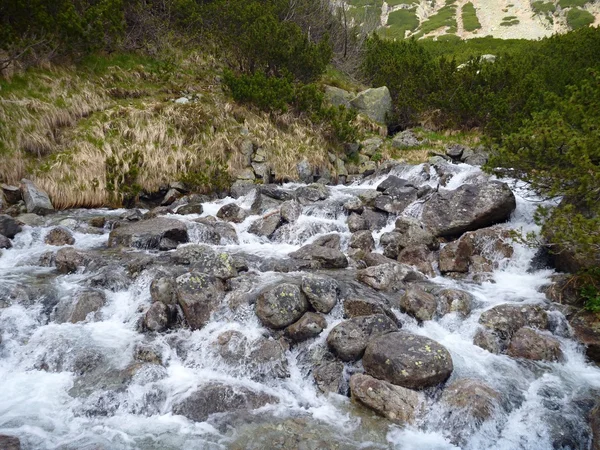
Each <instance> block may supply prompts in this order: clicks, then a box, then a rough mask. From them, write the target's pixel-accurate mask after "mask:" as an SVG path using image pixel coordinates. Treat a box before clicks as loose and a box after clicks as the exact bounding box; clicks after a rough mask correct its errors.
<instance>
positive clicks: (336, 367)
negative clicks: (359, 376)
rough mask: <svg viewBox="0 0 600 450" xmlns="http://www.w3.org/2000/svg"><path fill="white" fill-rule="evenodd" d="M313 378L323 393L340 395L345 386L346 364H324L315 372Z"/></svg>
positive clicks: (329, 362)
mask: <svg viewBox="0 0 600 450" xmlns="http://www.w3.org/2000/svg"><path fill="white" fill-rule="evenodd" d="M313 377H314V379H315V383H316V384H317V387H318V388H319V390H320V391H321V392H323V393H325V394H327V393H329V392H333V393H334V394H340V393H341V392H342V389H343V386H344V364H343V363H341V362H339V361H326V362H323V363H322V364H320V365H319V366H317V367H316V368H315V369H314V370H313Z"/></svg>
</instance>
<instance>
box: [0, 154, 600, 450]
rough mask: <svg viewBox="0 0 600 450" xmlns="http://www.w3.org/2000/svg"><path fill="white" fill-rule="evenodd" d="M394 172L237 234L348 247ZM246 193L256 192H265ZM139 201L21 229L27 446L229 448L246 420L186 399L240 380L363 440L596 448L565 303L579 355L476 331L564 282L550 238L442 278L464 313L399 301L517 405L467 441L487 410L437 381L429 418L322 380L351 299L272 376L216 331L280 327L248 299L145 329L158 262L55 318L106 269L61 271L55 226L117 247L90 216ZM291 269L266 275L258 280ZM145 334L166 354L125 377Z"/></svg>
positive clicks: (7, 310) (272, 414)
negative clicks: (87, 313)
mask: <svg viewBox="0 0 600 450" xmlns="http://www.w3.org/2000/svg"><path fill="white" fill-rule="evenodd" d="M452 170H454V171H455V175H454V176H453V177H452V178H451V179H450V181H449V183H448V185H447V186H446V187H447V188H449V189H454V188H457V187H458V186H460V185H461V184H463V183H469V182H476V181H481V180H483V179H485V177H486V176H485V175H484V174H482V173H481V172H480V171H479V170H478V169H476V168H473V167H470V166H465V165H460V166H452ZM393 173H394V172H393ZM395 174H396V175H398V176H401V177H403V178H407V179H409V180H410V181H412V182H413V183H414V184H416V185H423V184H429V185H431V186H437V183H438V181H439V179H438V177H437V175H436V173H435V171H434V170H433V169H431V170H430V171H429V172H427V171H424V170H423V166H415V167H412V168H404V169H395ZM386 176H387V175H386ZM384 178H385V176H384V177H381V178H377V179H370V180H365V181H364V182H363V184H361V185H354V186H336V187H331V192H332V195H331V196H330V198H329V199H327V200H325V201H323V202H319V203H318V204H314V205H308V206H305V207H304V210H303V215H302V216H301V217H300V219H299V220H298V222H297V223H296V224H294V225H293V226H292V227H289V229H288V230H287V231H286V232H285V233H281V234H279V235H278V239H277V240H275V241H269V240H268V239H266V238H261V237H258V236H255V235H253V234H251V233H249V232H248V228H249V226H250V224H251V223H252V221H253V220H256V219H257V218H258V216H252V217H249V218H247V219H246V220H245V221H244V222H243V223H241V224H238V225H235V227H236V231H237V234H238V237H239V244H233V243H230V244H225V245H223V246H221V248H222V249H224V250H225V251H227V252H231V253H243V254H246V255H255V256H256V257H257V259H258V260H263V259H267V258H284V257H285V256H286V255H287V254H288V253H289V252H291V251H294V250H297V249H298V248H300V246H302V245H304V244H306V243H308V242H310V241H312V240H314V239H316V238H317V237H318V236H320V235H324V234H327V233H331V232H337V233H339V234H340V235H341V236H342V246H343V247H345V246H347V242H348V240H349V237H350V232H349V230H348V227H347V225H346V219H347V216H346V214H345V212H344V210H343V208H341V204H342V203H343V202H344V201H345V200H348V199H350V198H352V197H353V196H356V195H357V194H358V193H360V192H361V191H362V190H364V189H372V188H373V187H375V186H376V185H377V184H378V183H380V182H381V181H382V180H383V179H384ZM298 186H299V185H295V184H290V185H286V186H284V188H286V189H290V190H292V189H294V188H296V187H298ZM514 190H515V194H516V196H517V209H516V211H515V213H514V214H513V217H512V219H511V221H510V222H509V223H507V224H505V225H503V226H506V227H508V228H512V229H521V228H522V229H523V230H524V231H534V230H535V229H536V226H535V225H534V224H533V221H532V215H533V211H534V210H535V208H536V206H537V205H538V203H537V202H535V201H531V199H529V198H527V195H528V193H527V191H526V190H524V189H522V188H519V187H518V186H517V185H515V186H514ZM231 201H234V200H232V199H229V198H228V199H223V200H219V201H216V202H213V203H206V204H204V213H203V214H202V216H207V215H215V214H216V212H217V211H218V209H219V208H220V207H221V206H222V205H224V204H226V203H228V202H231ZM235 201H236V202H237V203H239V204H240V205H242V206H245V207H249V206H250V205H249V202H250V199H249V198H240V199H238V200H235ZM420 210H421V208H420V204H419V202H416V203H415V204H413V205H411V206H410V207H409V208H407V210H406V211H405V214H407V215H412V216H416V217H418V215H419V214H420ZM124 212H125V211H124V210H115V211H106V210H101V211H100V210H96V211H84V210H77V211H67V212H63V213H60V214H56V215H53V216H50V217H49V218H48V219H47V220H48V223H46V225H45V226H39V227H37V226H36V227H29V226H26V227H24V231H23V232H22V233H20V234H19V235H17V237H16V239H15V240H14V248H12V249H10V250H6V251H4V252H3V253H2V256H0V300H2V305H1V306H3V308H2V309H0V332H1V333H2V343H1V344H0V392H1V393H2V394H1V395H0V433H1V434H8V435H14V436H18V437H19V438H20V439H21V443H22V447H23V448H24V449H56V448H58V449H156V450H158V449H160V450H167V449H226V448H229V445H230V442H231V441H232V440H234V439H236V436H237V434H238V430H237V428H238V427H242V426H243V424H244V420H241V419H240V420H238V419H236V418H235V417H229V416H225V417H224V418H221V419H220V420H219V419H214V420H209V421H208V422H203V423H194V422H191V421H189V420H187V419H186V418H184V417H182V416H178V415H174V414H173V413H172V412H171V411H172V407H173V405H174V404H176V403H177V402H178V401H180V400H181V399H183V398H185V397H186V395H188V394H189V393H190V392H192V391H193V390H194V389H195V388H196V387H198V386H200V385H202V384H204V383H206V382H208V381H224V382H227V383H231V384H234V385H237V386H247V387H251V388H255V389H257V390H260V391H262V392H265V393H267V394H270V395H274V396H276V397H278V398H279V403H277V404H276V405H268V406H265V407H263V408H262V409H261V410H259V412H258V413H257V414H258V416H260V415H261V414H262V417H268V418H270V419H268V420H273V421H275V420H284V419H286V418H290V417H309V418H311V419H314V420H317V421H319V423H321V424H323V425H324V426H325V427H326V429H327V430H329V431H328V433H330V438H331V439H337V440H339V441H340V442H341V443H343V442H345V441H346V440H347V441H348V442H352V443H354V444H359V445H360V446H361V448H372V449H375V448H382V449H385V448H389V449H395V450H396V449H397V450H413V449H414V450H417V449H436V450H438V449H439V450H442V449H454V448H459V447H458V446H457V445H460V446H461V447H460V448H465V449H499V450H513V449H530V450H534V449H540V450H541V449H552V448H572V449H578V450H579V449H587V448H589V445H590V437H589V431H588V425H587V418H586V415H587V410H588V409H589V399H590V398H593V395H594V394H595V393H596V392H597V390H598V389H599V388H600V370H598V368H596V367H595V366H593V365H591V364H589V363H588V362H586V360H585V357H584V355H583V352H582V349H581V348H580V346H578V345H577V344H576V342H575V341H573V340H572V339H570V338H569V330H568V326H567V325H566V322H565V320H564V318H563V317H562V316H561V315H560V313H558V312H552V313H551V316H552V321H553V323H554V324H555V326H554V335H555V337H557V338H558V339H559V340H560V343H561V349H562V351H563V353H564V356H565V358H564V360H563V361H561V362H555V363H539V362H538V363H533V362H523V361H517V360H515V359H512V358H510V357H508V356H506V355H494V354H491V353H489V352H487V351H485V350H483V349H481V348H479V347H477V346H475V345H474V344H473V336H474V334H475V332H476V330H477V321H478V319H479V316H480V315H481V313H482V312H483V311H485V310H486V309H488V308H490V307H491V306H493V305H497V304H502V303H513V302H519V303H521V304H522V303H534V304H535V303H543V302H545V299H544V295H543V294H541V293H539V288H540V287H541V286H542V285H544V284H546V283H548V281H549V277H550V276H551V275H552V271H550V270H531V267H530V263H531V260H532V257H533V256H534V253H535V250H534V249H530V248H527V247H525V246H522V245H515V253H514V255H513V257H512V258H511V259H510V260H505V261H501V263H500V268H499V269H497V270H496V271H495V272H494V273H493V280H490V281H488V282H484V283H482V284H474V283H468V282H464V281H456V280H452V279H449V278H444V277H441V276H438V277H436V278H435V279H433V280H431V281H433V282H435V283H438V284H440V285H445V286H448V287H457V288H460V289H463V290H466V291H468V292H470V293H471V294H472V295H473V296H474V297H475V299H476V307H475V308H474V309H473V312H472V313H471V315H470V316H468V317H467V318H466V319H461V318H459V317H458V316H457V315H456V314H449V315H446V316H444V317H443V318H442V319H440V320H438V321H427V322H425V323H424V324H423V325H418V324H417V322H416V321H415V320H414V319H412V318H410V317H409V316H407V315H404V314H402V313H400V312H399V311H395V313H396V314H397V316H398V318H399V320H400V321H401V322H402V324H403V327H404V329H406V330H409V331H411V332H413V333H415V334H420V335H425V336H428V337H430V338H432V339H434V340H436V341H438V342H440V343H441V344H442V345H444V346H445V347H446V348H448V350H449V351H450V353H451V354H452V359H453V362H454V373H453V378H455V377H467V376H468V377H472V378H478V379H481V380H484V381H485V382H486V383H487V384H489V385H490V386H491V387H493V388H494V389H495V390H497V391H498V392H500V393H501V394H502V397H503V399H504V402H503V405H502V407H499V408H498V409H497V410H496V411H495V413H494V415H493V417H492V419H490V420H487V421H486V422H484V423H483V425H482V426H481V427H479V428H477V427H473V429H472V431H471V432H470V433H468V434H467V436H468V438H467V439H466V440H463V441H462V442H460V443H456V441H452V439H451V434H452V429H453V428H456V427H458V428H461V429H465V428H468V427H472V426H473V424H471V423H469V422H468V420H467V421H465V420H464V418H461V417H456V416H452V415H449V413H450V411H448V410H447V406H443V404H442V403H439V402H436V398H437V397H438V396H437V394H436V393H435V392H430V393H428V400H427V414H426V415H425V416H424V418H422V419H420V420H419V421H418V422H417V423H416V424H415V425H412V426H409V427H405V428H400V427H397V426H393V425H389V424H388V423H387V422H386V421H384V420H383V419H377V418H374V417H373V416H372V415H369V414H365V413H364V410H362V412H357V410H356V408H355V407H354V406H353V405H352V403H351V401H350V400H349V399H348V398H346V397H343V396H340V395H334V394H331V395H323V394H321V393H320V392H319V391H318V390H317V388H316V387H315V385H314V381H313V379H312V377H311V376H310V375H309V368H310V366H309V363H308V362H307V356H306V355H310V354H311V352H312V351H315V352H316V351H317V350H318V349H319V348H320V347H322V346H323V344H324V342H325V338H326V336H327V334H328V332H329V331H330V330H331V328H333V327H334V326H335V325H336V324H337V323H339V322H340V321H341V320H342V311H341V307H340V306H339V305H338V306H337V307H336V308H335V309H334V310H333V312H332V313H331V314H330V315H329V316H328V327H327V329H326V330H324V331H323V333H322V334H321V335H320V336H319V337H318V338H317V339H315V340H313V341H310V342H308V343H306V344H304V345H299V346H297V347H294V348H293V349H292V350H290V351H288V353H287V359H288V366H289V367H288V371H289V377H285V378H273V377H262V376H261V373H260V370H257V369H256V368H255V367H253V366H252V364H248V363H245V362H241V361H235V362H231V361H230V362H227V361H225V360H224V359H223V358H222V357H221V356H219V355H218V354H217V352H215V350H214V347H215V342H216V341H217V338H218V336H219V335H221V334H222V333H223V332H224V331H228V330H235V331H239V332H241V333H242V334H243V335H244V336H245V337H246V338H248V339H249V340H250V341H251V340H254V339H257V338H259V337H261V336H263V335H265V329H264V328H263V327H262V326H261V324H260V323H259V321H258V319H257V317H256V315H255V314H254V313H253V311H252V310H251V309H248V308H244V307H241V308H238V309H234V310H233V311H232V309H230V308H223V309H222V310H220V311H218V312H217V313H215V314H214V316H213V319H212V321H211V322H210V323H209V324H208V325H207V326H206V327H204V328H203V329H201V330H198V331H194V332H190V331H189V330H186V329H181V328H180V329H175V330H172V331H170V332H168V333H164V334H158V335H155V334H147V333H142V332H139V331H138V323H139V321H140V318H141V317H142V315H143V312H144V311H145V309H147V307H148V306H149V304H150V293H149V284H150V281H151V280H152V277H153V276H154V274H155V273H156V272H155V271H153V270H152V269H149V270H148V271H145V272H143V273H142V274H141V275H140V276H139V277H137V278H136V279H135V281H133V282H130V283H125V284H123V285H122V286H119V285H118V284H117V285H116V287H113V289H112V290H111V289H105V293H106V296H107V303H106V305H105V306H104V307H103V308H102V310H101V312H100V313H101V315H100V317H98V318H97V320H96V321H89V322H81V323H77V324H72V323H61V324H58V323H55V322H54V321H53V314H54V313H53V312H52V308H53V306H54V305H55V304H57V303H60V302H61V300H62V301H63V302H64V301H68V299H69V298H71V297H72V296H73V295H74V293H75V292H76V291H77V290H78V289H80V288H81V287H82V286H86V285H89V283H90V278H91V277H93V276H94V273H77V274H71V275H57V274H56V273H55V272H54V270H53V269H52V268H46V267H40V266H38V265H37V262H38V261H39V259H40V256H42V255H43V254H44V253H45V252H47V251H49V250H56V247H52V246H49V245H46V244H44V239H43V238H44V236H45V234H46V233H47V232H48V231H49V230H50V229H51V227H52V226H54V225H57V224H59V223H61V224H63V225H66V226H68V227H71V228H72V229H73V230H74V237H75V239H76V244H75V247H76V248H78V249H88V250H90V249H101V248H103V247H105V246H106V242H107V239H108V232H109V231H108V230H104V231H103V232H102V233H101V234H89V233H87V232H85V231H86V230H81V229H80V228H78V226H79V224H81V223H85V220H86V219H88V218H90V217H92V216H95V215H98V214H102V215H105V216H111V215H112V216H114V217H115V218H117V217H119V216H120V215H121V214H123V213H124ZM173 217H176V218H178V219H180V220H184V221H186V222H188V228H189V231H190V236H191V239H192V241H195V240H196V241H197V240H198V239H200V238H201V236H200V235H199V231H198V230H197V225H196V223H195V222H193V220H194V219H197V218H199V217H200V216H198V215H190V216H173ZM394 219H395V218H390V221H389V223H388V226H387V227H385V228H384V229H383V230H381V231H379V232H375V233H374V236H375V239H376V242H377V240H378V238H379V237H380V236H381V234H382V233H383V232H385V231H391V230H392V229H393V224H394ZM78 230H79V231H78ZM379 251H381V249H380V248H379ZM284 276H285V275H284V274H279V273H274V272H263V273H257V274H256V279H255V280H254V281H253V283H254V286H253V289H257V288H259V287H260V286H262V285H264V284H266V283H268V282H273V281H274V280H278V279H282V278H283V277H284ZM228 300H230V299H226V301H228ZM140 346H142V347H143V348H152V349H153V352H154V353H155V354H157V355H158V356H159V358H160V360H161V361H162V365H157V364H146V365H145V366H143V367H142V368H141V369H140V370H138V371H136V372H135V375H133V378H132V380H131V382H130V383H129V384H126V383H125V384H124V383H123V373H126V372H127V368H128V367H130V365H131V364H132V362H133V361H134V353H135V352H136V351H139V348H140ZM144 346H145V347H144ZM89 361H96V364H97V366H98V367H99V369H98V368H96V370H94V371H92V372H91V373H92V374H93V375H91V377H96V378H97V379H87V378H86V377H85V376H83V377H82V376H80V375H79V373H82V372H81V365H82V364H92V363H89ZM261 370H263V369H261ZM88 378H89V377H88ZM257 420H258V419H257ZM263 420H264V419H263ZM246 422H247V421H246ZM308 423H313V422H308ZM451 442H455V443H456V445H455V444H452V443H451ZM561 445H562V447H561ZM277 448H279V447H277ZM298 448H303V447H298ZM357 448H358V447H357Z"/></svg>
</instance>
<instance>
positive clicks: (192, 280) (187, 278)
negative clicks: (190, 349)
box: [176, 271, 225, 330]
mask: <svg viewBox="0 0 600 450" xmlns="http://www.w3.org/2000/svg"><path fill="white" fill-rule="evenodd" d="M176 283H177V294H178V295H177V301H178V303H179V306H181V309H182V311H183V315H184V317H185V320H186V321H187V323H188V325H189V327H190V328H191V329H192V330H198V329H200V328H202V327H203V326H204V325H206V324H207V323H208V321H209V320H210V315H211V314H212V313H213V311H214V310H215V309H216V308H217V307H218V306H219V304H220V303H221V301H222V300H223V298H224V297H225V294H224V292H223V291H224V286H223V283H222V282H221V281H220V280H218V279H217V278H215V277H212V276H209V275H207V274H205V273H203V272H198V271H192V272H190V273H186V274H184V275H181V276H179V277H177V279H176Z"/></svg>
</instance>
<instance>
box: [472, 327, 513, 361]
mask: <svg viewBox="0 0 600 450" xmlns="http://www.w3.org/2000/svg"><path fill="white" fill-rule="evenodd" d="M473 344H475V345H476V346H478V347H481V348H482V349H484V350H487V351H488V352H490V353H493V354H495V355H498V354H500V353H502V351H503V350H504V349H505V347H506V345H505V343H503V342H502V341H501V340H500V338H499V337H498V336H497V335H496V334H494V333H492V332H491V331H490V330H488V329H485V328H479V329H478V330H477V332H476V333H475V336H474V337H473Z"/></svg>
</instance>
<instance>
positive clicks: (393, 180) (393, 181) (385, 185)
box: [377, 175, 408, 192]
mask: <svg viewBox="0 0 600 450" xmlns="http://www.w3.org/2000/svg"><path fill="white" fill-rule="evenodd" d="M407 183H408V182H407V181H406V180H404V179H402V178H399V177H397V176H395V175H390V176H389V177H387V178H386V179H385V180H383V181H382V182H381V183H379V184H378V185H377V190H378V191H380V192H385V191H387V190H388V189H391V188H394V189H402V188H405V187H406V185H407Z"/></svg>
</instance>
